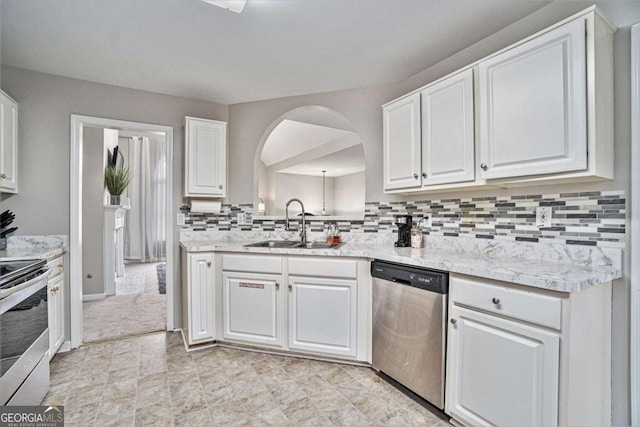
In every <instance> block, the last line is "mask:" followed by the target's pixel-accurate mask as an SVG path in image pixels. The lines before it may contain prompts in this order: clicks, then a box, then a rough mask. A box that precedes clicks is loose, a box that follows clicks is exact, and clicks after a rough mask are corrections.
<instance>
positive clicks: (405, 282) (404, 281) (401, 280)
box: [391, 277, 411, 285]
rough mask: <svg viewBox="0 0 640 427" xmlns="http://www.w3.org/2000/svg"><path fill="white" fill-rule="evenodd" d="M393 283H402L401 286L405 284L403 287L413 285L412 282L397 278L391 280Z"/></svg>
mask: <svg viewBox="0 0 640 427" xmlns="http://www.w3.org/2000/svg"><path fill="white" fill-rule="evenodd" d="M391 281H392V282H393V283H401V284H403V285H411V281H409V280H405V279H399V278H397V277H392V278H391Z"/></svg>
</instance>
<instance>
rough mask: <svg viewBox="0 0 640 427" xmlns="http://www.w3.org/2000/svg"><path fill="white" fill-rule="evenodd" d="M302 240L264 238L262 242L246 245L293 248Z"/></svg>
mask: <svg viewBox="0 0 640 427" xmlns="http://www.w3.org/2000/svg"><path fill="white" fill-rule="evenodd" d="M300 243H302V242H298V241H295V240H265V241H264V242H257V243H250V244H248V245H245V246H246V247H253V248H294V247H296V246H297V245H299V244H300Z"/></svg>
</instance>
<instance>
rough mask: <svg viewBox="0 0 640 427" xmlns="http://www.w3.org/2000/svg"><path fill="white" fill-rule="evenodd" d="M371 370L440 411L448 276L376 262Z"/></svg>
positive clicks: (372, 272)
mask: <svg viewBox="0 0 640 427" xmlns="http://www.w3.org/2000/svg"><path fill="white" fill-rule="evenodd" d="M371 276H372V277H373V367H374V368H375V369H377V370H379V371H380V372H383V373H384V374H386V375H388V376H389V377H391V378H393V379H394V380H396V381H398V382H399V383H400V384H402V385H404V386H405V387H407V388H408V389H410V390H411V391H413V392H414V393H416V394H417V395H419V396H421V397H423V398H424V399H426V400H427V401H429V402H430V403H432V404H433V405H435V406H437V407H438V408H440V409H443V408H444V371H445V346H446V330H447V328H446V321H447V293H448V291H449V274H448V273H447V272H443V271H435V270H427V269H423V268H418V267H410V266H406V265H400V264H394V263H389V262H386V261H377V260H376V261H373V262H372V263H371Z"/></svg>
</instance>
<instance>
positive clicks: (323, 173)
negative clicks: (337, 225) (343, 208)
mask: <svg viewBox="0 0 640 427" xmlns="http://www.w3.org/2000/svg"><path fill="white" fill-rule="evenodd" d="M326 173H327V171H326V170H325V169H323V170H322V215H326V214H327V209H326V206H325V197H324V196H325V182H324V181H325V175H326Z"/></svg>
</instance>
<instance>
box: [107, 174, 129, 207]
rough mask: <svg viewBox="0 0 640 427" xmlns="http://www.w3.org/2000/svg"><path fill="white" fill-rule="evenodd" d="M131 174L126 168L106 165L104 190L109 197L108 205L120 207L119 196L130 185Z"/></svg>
mask: <svg viewBox="0 0 640 427" xmlns="http://www.w3.org/2000/svg"><path fill="white" fill-rule="evenodd" d="M131 178H132V176H131V172H130V171H129V168H127V167H117V166H113V165H107V167H106V168H104V188H106V189H107V191H108V192H109V194H110V195H111V198H110V204H112V205H120V195H121V194H122V193H124V191H125V190H126V189H127V187H128V186H129V184H130V183H131Z"/></svg>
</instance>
